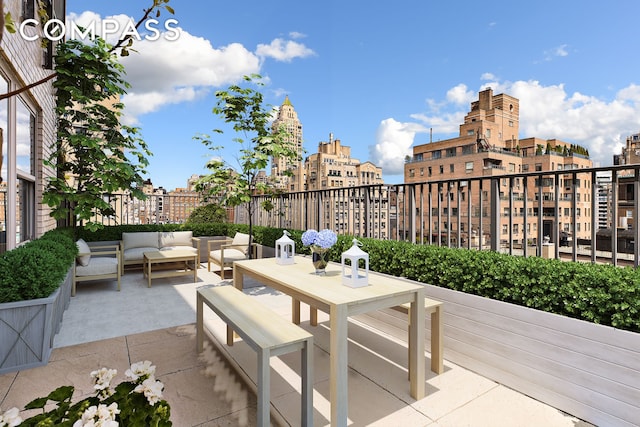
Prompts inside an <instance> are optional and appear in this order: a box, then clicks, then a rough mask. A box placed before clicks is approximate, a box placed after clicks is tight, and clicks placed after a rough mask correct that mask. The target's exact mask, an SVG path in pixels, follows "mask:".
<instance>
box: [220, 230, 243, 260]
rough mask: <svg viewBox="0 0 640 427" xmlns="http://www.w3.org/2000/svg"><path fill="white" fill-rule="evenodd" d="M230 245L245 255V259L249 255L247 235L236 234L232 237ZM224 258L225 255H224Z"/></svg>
mask: <svg viewBox="0 0 640 427" xmlns="http://www.w3.org/2000/svg"><path fill="white" fill-rule="evenodd" d="M231 244H232V245H234V246H236V247H234V248H233V249H237V250H239V251H240V252H243V253H244V254H245V257H246V255H247V254H248V253H249V235H248V234H244V233H236V235H235V236H233V241H232V242H231ZM225 258H226V253H225ZM243 259H244V258H243Z"/></svg>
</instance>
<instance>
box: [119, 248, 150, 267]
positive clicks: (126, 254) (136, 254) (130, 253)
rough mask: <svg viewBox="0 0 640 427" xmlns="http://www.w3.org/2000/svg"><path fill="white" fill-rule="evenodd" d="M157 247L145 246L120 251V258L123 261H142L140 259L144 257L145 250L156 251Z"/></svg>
mask: <svg viewBox="0 0 640 427" xmlns="http://www.w3.org/2000/svg"><path fill="white" fill-rule="evenodd" d="M157 250H158V248H157V247H155V246H154V247H146V248H131V249H127V250H125V251H123V252H122V259H123V260H125V261H140V262H141V263H142V259H143V258H144V253H145V252H154V251H157Z"/></svg>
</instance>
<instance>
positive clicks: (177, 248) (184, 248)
mask: <svg viewBox="0 0 640 427" xmlns="http://www.w3.org/2000/svg"><path fill="white" fill-rule="evenodd" d="M164 251H185V252H191V253H192V254H197V253H198V248H194V247H193V246H165V247H163V248H160V252H164Z"/></svg>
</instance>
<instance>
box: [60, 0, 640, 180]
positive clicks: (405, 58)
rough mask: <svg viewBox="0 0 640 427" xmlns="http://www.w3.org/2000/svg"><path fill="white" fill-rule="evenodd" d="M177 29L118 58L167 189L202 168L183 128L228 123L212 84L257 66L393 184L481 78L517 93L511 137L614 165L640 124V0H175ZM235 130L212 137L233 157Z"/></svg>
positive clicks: (311, 119)
mask: <svg viewBox="0 0 640 427" xmlns="http://www.w3.org/2000/svg"><path fill="white" fill-rule="evenodd" d="M151 3H152V0H128V1H124V0H111V1H109V2H105V1H97V0H82V1H80V0H68V1H67V15H68V16H67V19H72V20H73V21H75V22H78V23H80V24H84V25H86V24H87V22H88V21H89V20H95V19H102V18H110V19H111V18H112V17H114V16H118V19H120V20H122V21H123V22H124V21H126V20H131V19H133V20H134V21H137V20H138V18H140V17H141V16H142V11H143V9H145V8H146V7H148V6H149V5H150V4H151ZM170 5H171V6H172V7H173V8H174V9H175V15H173V16H172V15H170V14H168V13H163V14H162V15H161V16H160V18H159V21H160V26H162V24H163V23H164V22H165V21H166V20H167V19H169V18H174V19H176V20H177V21H178V26H179V27H180V30H181V32H180V37H179V38H178V40H176V41H167V40H165V39H163V38H161V39H160V40H156V41H149V40H142V41H139V42H136V43H135V45H134V49H136V50H137V51H138V52H137V53H132V54H131V56H129V57H127V58H125V59H123V64H124V65H125V67H126V70H127V77H126V78H127V80H128V81H129V82H130V83H131V84H132V87H131V88H130V89H129V93H128V94H127V95H126V96H125V97H124V98H123V101H124V103H125V104H126V120H127V122H128V123H129V124H134V125H136V126H139V127H140V128H141V132H142V135H143V137H144V139H145V140H146V141H147V143H148V144H149V147H150V149H151V151H152V152H153V153H154V155H153V156H152V157H150V158H149V160H150V163H151V164H150V167H149V168H148V171H149V178H151V180H152V182H153V184H154V186H156V187H159V186H162V187H164V188H166V189H174V188H176V187H185V186H186V181H187V179H188V178H189V177H190V176H191V175H192V174H201V173H206V169H205V168H204V164H205V163H206V161H207V160H208V158H210V157H211V155H212V154H213V153H211V152H210V151H208V150H207V149H206V148H205V147H204V146H203V145H202V144H201V143H199V142H197V141H195V140H194V139H193V137H194V136H195V135H197V134H202V133H211V130H212V129H216V128H223V129H227V128H225V126H224V125H223V123H222V122H221V120H220V119H219V118H218V117H217V116H215V115H214V114H213V113H212V112H211V110H212V108H213V106H214V105H215V101H216V99H215V97H214V93H215V91H216V90H220V89H225V88H227V87H228V86H229V84H232V83H236V82H238V81H240V79H241V78H242V76H243V75H246V74H250V73H259V74H261V75H262V76H264V77H265V78H266V81H267V85H266V86H265V87H263V88H262V89H261V90H262V91H263V93H264V95H265V101H266V102H267V103H268V104H271V105H274V106H279V105H281V104H282V102H283V100H284V97H285V96H286V95H288V96H289V98H290V100H291V103H292V104H293V106H294V108H295V110H296V112H297V113H298V117H299V119H300V120H301V122H302V125H303V138H304V148H305V149H306V151H307V153H308V154H310V153H313V152H316V151H317V147H318V143H319V142H321V141H328V139H329V134H330V133H332V134H333V135H334V137H335V138H337V139H340V140H341V141H342V144H343V145H348V146H350V147H351V154H352V157H355V158H358V159H360V160H361V161H367V160H369V161H372V162H373V163H375V164H377V165H378V166H381V167H382V168H383V175H384V179H385V182H386V183H389V184H394V183H400V182H402V180H403V177H402V165H403V159H404V157H405V156H406V155H407V154H411V147H412V146H414V145H418V144H424V143H427V142H429V138H430V136H429V135H430V129H432V132H433V140H434V141H437V140H440V139H446V138H451V137H455V136H457V135H458V129H459V125H460V124H461V123H462V122H463V118H464V115H465V114H466V113H467V112H468V110H469V108H470V103H471V102H472V101H474V100H476V99H477V96H478V92H479V91H480V90H483V89H485V88H486V87H488V86H490V87H492V88H493V91H494V93H495V94H499V93H507V94H509V95H512V96H515V97H516V98H519V99H520V135H519V137H520V138H528V137H539V138H557V139H560V140H563V141H569V142H572V143H577V144H580V145H583V146H585V147H587V148H588V149H589V151H590V153H591V157H592V159H593V161H594V164H595V165H599V166H606V165H610V164H611V163H612V156H613V154H617V153H620V150H621V147H622V146H623V144H624V141H625V138H626V137H627V136H628V135H631V134H633V133H638V132H640V81H639V80H640V79H639V78H638V73H639V71H638V70H640V63H639V62H640V59H639V57H638V51H639V47H640V46H639V44H640V38H639V37H638V36H637V30H636V28H637V23H636V22H635V20H637V16H639V15H640V2H638V1H637V0H614V1H612V2H609V3H607V4H606V6H605V5H604V3H602V2H601V1H598V2H596V1H594V0H581V1H578V0H565V1H553V2H552V1H548V0H541V1H536V2H533V3H532V2H529V3H522V4H520V3H519V2H514V1H513V0H510V1H504V0H496V1H493V2H491V3H483V4H482V5H480V4H477V3H470V2H466V1H447V2H443V1H438V2H436V1H427V0H396V1H394V2H371V1H367V2H365V1H361V0H355V1H335V0H329V1H325V2H301V1H289V0H283V1H280V0H278V1H274V2H258V1H243V0H239V1H235V2H211V1H206V2H205V1H188V2H186V1H182V2H181V1H177V0H173V1H171V3H170ZM486 6H490V7H486ZM235 136H236V135H234V134H233V133H232V132H231V131H226V132H225V133H224V134H223V135H216V136H215V138H216V139H215V141H216V142H217V143H218V144H219V145H223V146H224V147H225V148H224V151H223V153H221V154H222V156H223V158H224V159H225V160H227V161H229V163H230V165H231V166H232V167H233V166H235V165H236V163H235V160H234V159H235V157H236V154H237V152H238V147H237V146H236V144H235V143H234V142H233V141H232V140H233V138H234V137H235Z"/></svg>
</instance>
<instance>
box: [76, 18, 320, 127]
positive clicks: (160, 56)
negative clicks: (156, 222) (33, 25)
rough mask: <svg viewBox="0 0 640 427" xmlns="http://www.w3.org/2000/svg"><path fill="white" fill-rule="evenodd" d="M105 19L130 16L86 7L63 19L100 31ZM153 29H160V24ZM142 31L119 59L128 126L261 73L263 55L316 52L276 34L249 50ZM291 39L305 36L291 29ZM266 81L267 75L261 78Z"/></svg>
mask: <svg viewBox="0 0 640 427" xmlns="http://www.w3.org/2000/svg"><path fill="white" fill-rule="evenodd" d="M107 20H109V21H117V22H119V23H120V24H121V25H122V26H123V28H124V25H125V24H126V23H130V22H131V20H132V18H131V17H128V16H126V15H115V16H108V17H105V18H102V17H101V16H100V15H97V14H96V13H94V12H88V11H87V12H83V13H81V14H73V13H72V14H70V15H69V16H68V17H67V22H72V21H73V22H74V23H76V24H77V25H79V26H83V27H89V26H90V25H92V23H93V25H94V26H95V28H96V32H97V33H98V34H101V30H100V29H101V28H102V22H103V21H107ZM70 27H71V25H68V26H67V28H70ZM154 28H156V29H158V30H162V29H163V23H162V22H160V23H159V24H158V25H155V26H154ZM140 33H141V36H142V37H141V38H142V39H141V40H134V43H133V47H132V49H131V53H130V55H129V56H126V57H122V58H121V62H122V64H123V65H124V67H125V70H126V76H125V80H126V81H127V82H129V84H131V87H130V88H129V89H128V91H127V92H128V93H127V94H126V95H125V96H123V98H122V102H123V103H124V104H125V117H124V119H123V121H124V122H125V123H126V124H129V125H135V124H137V123H138V117H139V116H140V115H143V114H147V113H150V112H154V111H157V110H159V109H160V108H161V107H162V106H164V105H169V104H179V103H182V102H189V101H193V100H196V99H198V98H201V97H203V96H206V95H207V94H208V93H210V92H211V90H212V89H214V88H220V87H224V86H226V85H229V84H232V83H234V82H237V81H239V80H240V79H242V77H243V76H245V75H250V74H260V70H261V60H262V59H264V58H266V57H271V58H274V59H276V60H278V61H285V62H290V61H291V60H293V59H295V58H304V57H307V56H310V55H314V54H315V53H314V52H313V50H311V49H309V48H307V47H306V46H305V45H304V44H301V43H298V42H294V41H290V40H289V41H287V40H284V39H280V38H278V39H275V40H273V41H272V42H271V43H270V44H260V45H258V48H257V50H256V52H252V51H250V50H248V49H247V48H245V47H244V46H243V45H242V44H239V43H231V44H229V45H227V46H220V47H216V46H213V45H212V44H211V42H210V41H209V40H207V39H204V38H202V37H197V36H194V35H192V34H190V33H188V32H187V31H185V30H184V29H180V36H179V37H178V39H177V40H175V41H171V40H168V39H167V38H165V37H163V36H161V37H159V38H158V39H157V40H147V39H145V37H144V33H143V32H142V31H140ZM164 34H165V33H164V32H163V35H164ZM289 37H291V38H301V37H304V35H303V34H302V33H297V32H292V33H290V34H289ZM117 39H118V35H110V36H108V38H107V41H108V42H110V43H111V44H114V43H116V42H117ZM133 50H135V52H134V51H133ZM268 81H269V80H268V78H265V79H264V80H263V82H265V83H267V82H268Z"/></svg>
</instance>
